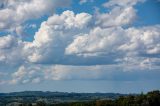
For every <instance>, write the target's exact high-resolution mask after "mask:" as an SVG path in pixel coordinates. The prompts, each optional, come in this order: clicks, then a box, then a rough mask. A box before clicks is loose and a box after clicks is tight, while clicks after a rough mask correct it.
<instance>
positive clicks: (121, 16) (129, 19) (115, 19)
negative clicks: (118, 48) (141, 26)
mask: <svg viewBox="0 0 160 106" xmlns="http://www.w3.org/2000/svg"><path fill="white" fill-rule="evenodd" d="M96 18H97V21H96V23H95V24H96V25H98V26H102V27H114V26H124V25H129V24H132V23H133V21H134V20H135V18H136V10H135V9H134V8H133V7H126V8H121V7H115V8H113V9H112V10H111V11H110V12H109V13H98V14H97V15H96Z"/></svg>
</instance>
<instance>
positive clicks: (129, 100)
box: [2, 90, 160, 106]
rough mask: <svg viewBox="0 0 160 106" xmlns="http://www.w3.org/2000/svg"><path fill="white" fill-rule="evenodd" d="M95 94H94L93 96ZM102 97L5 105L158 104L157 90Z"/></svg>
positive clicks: (119, 105)
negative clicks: (85, 99)
mask: <svg viewBox="0 0 160 106" xmlns="http://www.w3.org/2000/svg"><path fill="white" fill-rule="evenodd" d="M80 95H82V94H80ZM97 95H98V94H97ZM97 95H96V94H94V96H97ZM99 95H100V94H99ZM72 96H73V94H72ZM92 96H93V95H92ZM73 97H74V96H73ZM103 97H104V98H99V99H95V100H87V101H84V100H81V99H80V100H78V101H72V98H70V101H69V100H68V101H67V102H64V101H61V102H51V103H49V102H47V101H46V100H45V99H41V100H38V101H36V102H35V103H33V102H34V101H32V103H17V104H16V105H13V104H11V105H9V104H8V105H7V106H160V91H159V90H156V91H151V92H148V93H147V94H143V93H141V94H139V95H135V94H134V95H133V94H132V95H121V96H119V97H118V98H115V99H113V98H105V96H103ZM21 102H22V101H21ZM2 106H3V105H2Z"/></svg>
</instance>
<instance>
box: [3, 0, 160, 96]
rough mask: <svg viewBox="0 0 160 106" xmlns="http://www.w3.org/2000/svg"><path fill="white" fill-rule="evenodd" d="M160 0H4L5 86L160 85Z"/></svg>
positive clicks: (108, 88) (113, 88) (139, 88)
mask: <svg viewBox="0 0 160 106" xmlns="http://www.w3.org/2000/svg"><path fill="white" fill-rule="evenodd" d="M159 11H160V0H1V1H0V92H18V91H60V92H114V93H140V92H147V91H151V90H157V89H158V90H159V89H160V84H159V83H160V12H159Z"/></svg>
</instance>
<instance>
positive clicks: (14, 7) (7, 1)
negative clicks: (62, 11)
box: [0, 0, 70, 30]
mask: <svg viewBox="0 0 160 106" xmlns="http://www.w3.org/2000/svg"><path fill="white" fill-rule="evenodd" d="M69 4H70V0H27V1H26V0H3V1H1V2H0V6H1V9H0V16H3V17H0V30H4V29H9V28H10V27H12V28H15V27H16V26H19V25H20V24H21V23H24V22H25V21H27V20H30V19H35V18H39V17H41V16H43V15H47V14H52V13H53V11H54V10H55V8H57V7H64V6H68V5H69Z"/></svg>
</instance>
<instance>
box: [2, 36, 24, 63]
mask: <svg viewBox="0 0 160 106" xmlns="http://www.w3.org/2000/svg"><path fill="white" fill-rule="evenodd" d="M22 47H23V42H22V41H21V40H18V39H17V38H15V37H14V36H11V35H6V36H3V37H0V66H1V65H2V66H3V65H5V66H6V65H7V66H9V65H17V64H20V63H21V62H22V60H23V56H22Z"/></svg>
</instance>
